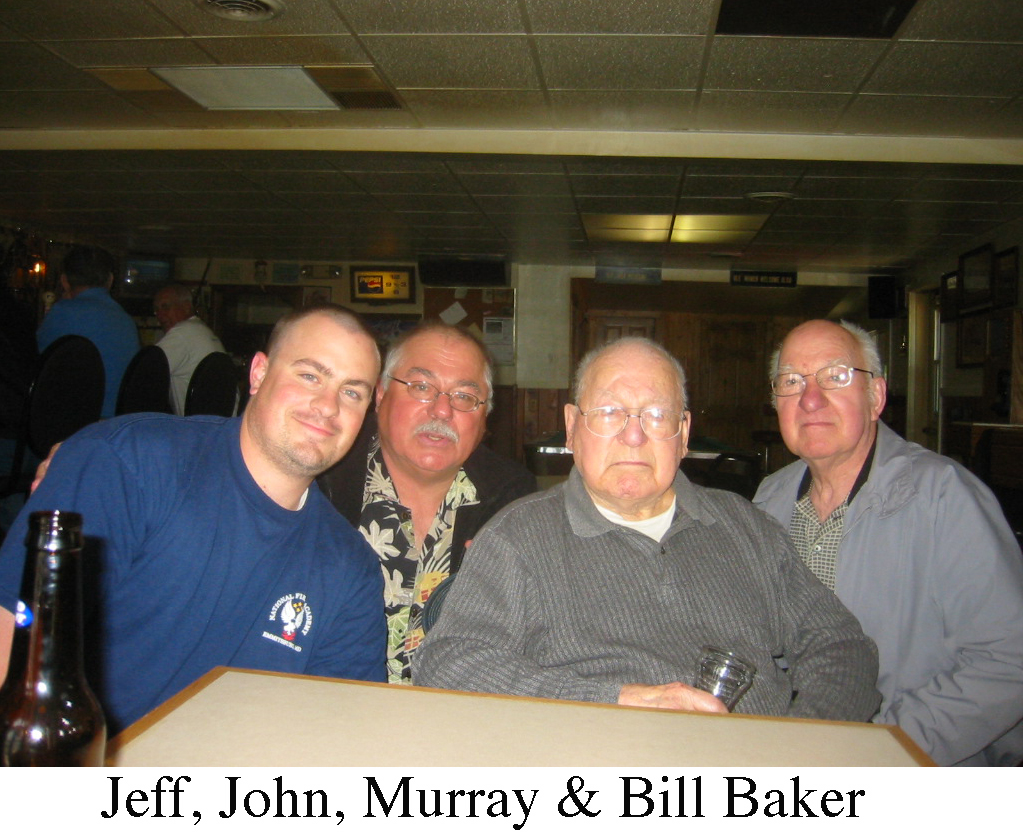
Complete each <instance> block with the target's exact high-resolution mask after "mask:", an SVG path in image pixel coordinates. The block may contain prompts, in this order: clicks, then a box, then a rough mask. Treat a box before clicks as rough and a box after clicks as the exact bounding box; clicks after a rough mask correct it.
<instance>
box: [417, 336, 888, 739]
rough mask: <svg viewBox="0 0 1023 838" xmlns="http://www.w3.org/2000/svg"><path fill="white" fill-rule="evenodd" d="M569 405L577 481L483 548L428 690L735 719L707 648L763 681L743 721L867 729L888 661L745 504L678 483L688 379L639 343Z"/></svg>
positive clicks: (439, 631) (604, 362)
mask: <svg viewBox="0 0 1023 838" xmlns="http://www.w3.org/2000/svg"><path fill="white" fill-rule="evenodd" d="M575 401H576V404H574V405H567V406H566V408H565V423H566V429H567V435H568V444H569V446H570V447H571V448H572V450H573V452H574V459H575V468H574V469H573V470H572V474H571V475H570V476H569V479H568V480H567V481H566V482H565V483H563V484H561V485H560V486H557V487H555V488H553V489H551V490H549V491H547V492H544V493H542V494H537V495H531V496H529V497H527V498H524V499H522V500H520V501H517V502H516V503H513V504H512V505H510V506H509V507H507V508H506V509H505V510H504V511H502V512H501V513H499V514H498V515H497V516H496V517H495V518H494V519H492V521H491V522H490V524H489V525H488V526H487V527H486V528H485V529H484V530H483V531H481V533H480V534H479V535H478V536H477V537H476V540H475V541H474V543H473V546H472V548H471V549H470V551H469V553H468V554H467V556H466V560H465V563H464V565H463V567H462V570H461V571H460V573H459V574H458V577H457V579H456V581H455V583H454V585H453V587H452V589H451V592H450V593H449V594H448V596H447V598H446V600H445V602H444V611H443V614H442V616H441V618H440V620H439V622H438V623H437V624H436V626H434V628H433V629H432V630H431V631H430V633H429V634H428V635H427V638H426V641H425V643H424V645H423V646H422V647H421V648H420V651H419V653H418V657H417V658H416V663H415V666H414V670H413V678H414V680H415V682H416V683H417V684H421V685H425V686H435V687H445V688H452V689H464V690H473V691H477V692H495V693H511V694H516V695H529V696H542V697H547V698H560V699H575V700H584V701H598V702H606V703H618V704H626V705H634V706H645V707H662V708H671V709H679V710H696V711H703V712H712V713H714V712H716V713H724V712H727V710H726V708H725V706H724V704H722V703H721V702H720V701H719V700H718V699H717V698H715V697H714V696H712V695H711V694H710V693H707V692H704V691H702V690H699V689H696V688H695V687H693V686H690V685H691V684H692V683H693V682H694V680H695V676H696V664H697V659H698V657H699V653H700V649H701V647H702V646H704V645H714V646H719V647H724V648H727V649H729V650H731V651H733V652H734V653H736V654H737V655H739V656H740V657H742V658H744V659H746V660H748V661H749V662H751V663H753V664H754V665H755V666H756V668H757V673H756V677H755V679H754V682H753V686H752V687H751V688H750V690H749V692H747V693H746V695H745V696H744V697H743V698H742V699H741V700H740V701H739V704H738V707H737V710H738V711H739V712H746V713H757V714H765V715H776V716H784V715H795V716H804V717H813V718H826V719H850V720H860V721H864V720H867V719H869V718H870V717H871V716H872V715H873V713H874V712H875V710H876V709H877V706H878V703H879V700H880V696H879V694H878V693H877V691H876V690H875V689H874V682H875V679H876V677H877V651H876V649H875V647H874V644H873V643H872V642H871V641H870V640H869V639H868V638H867V637H866V636H865V635H864V634H863V632H862V631H861V630H860V626H859V624H858V623H857V621H856V619H855V618H854V617H853V616H852V615H851V614H850V613H849V612H848V611H847V610H846V609H845V608H844V606H842V604H841V603H840V602H839V601H838V599H837V598H836V597H835V596H834V595H833V594H832V593H831V592H830V591H829V590H828V589H827V588H826V587H825V586H824V585H822V584H821V583H820V582H819V581H818V580H817V579H816V578H815V577H814V576H813V574H812V573H810V572H809V571H808V570H807V568H806V566H805V565H804V564H803V562H802V561H800V559H799V557H798V556H797V554H796V552H795V550H794V549H793V547H792V544H791V542H790V541H789V539H788V537H787V536H786V535H785V533H784V531H783V530H782V528H781V527H780V526H779V525H778V524H777V523H776V522H774V521H772V520H771V519H769V518H768V517H767V516H766V515H764V514H762V513H760V512H759V511H757V510H755V509H754V508H753V507H752V506H751V505H750V504H749V503H748V502H747V501H745V500H744V499H742V498H740V497H739V496H738V495H735V494H731V493H728V492H722V491H717V490H712V489H705V488H701V487H698V486H694V485H692V484H691V483H690V482H689V481H688V480H687V479H686V478H685V476H684V475H683V474H682V473H681V472H680V471H679V468H678V466H679V463H680V461H681V459H682V457H684V456H685V452H686V444H687V442H688V438H689V431H690V426H691V416H690V414H689V411H688V410H687V409H686V391H685V374H684V372H683V370H682V368H681V366H680V365H679V364H678V362H677V361H676V360H675V359H674V358H673V357H672V356H671V355H670V354H669V353H667V352H666V351H665V350H664V349H663V348H662V347H660V346H659V345H657V344H656V343H653V342H652V341H648V340H645V339H640V338H625V339H623V340H620V341H617V342H615V343H612V344H610V345H608V346H607V347H604V348H602V349H599V350H596V351H594V352H592V353H590V355H588V356H587V357H586V358H584V359H583V362H582V363H581V364H580V367H579V370H578V373H577V381H576V389H575Z"/></svg>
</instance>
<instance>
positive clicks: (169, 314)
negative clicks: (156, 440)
mask: <svg viewBox="0 0 1023 838" xmlns="http://www.w3.org/2000/svg"><path fill="white" fill-rule="evenodd" d="M153 311H154V313H155V314H156V319H157V320H159V321H160V328H161V329H163V331H164V336H163V337H162V338H161V339H160V341H159V342H158V343H157V346H159V347H160V348H161V349H162V350H163V351H164V354H165V355H166V356H167V363H168V364H169V365H170V374H171V389H170V398H171V406H172V407H173V408H174V412H175V413H176V414H177V415H178V416H183V415H184V413H185V395H186V394H187V393H188V382H189V381H191V379H192V373H193V372H195V368H196V367H197V366H198V365H199V362H200V361H201V360H202V359H203V358H205V357H206V356H207V355H209V354H210V353H211V352H223V351H224V345H223V344H222V343H221V342H220V338H218V337H217V336H216V335H215V334H213V330H212V329H210V327H209V326H207V325H206V324H205V323H203V322H202V320H200V319H199V317H198V316H197V315H196V313H195V308H194V307H193V305H192V291H191V289H189V288H187V287H186V286H184V285H177V284H173V285H165V286H164V287H163V288H161V289H160V290H159V291H157V292H156V296H155V297H154V298H153Z"/></svg>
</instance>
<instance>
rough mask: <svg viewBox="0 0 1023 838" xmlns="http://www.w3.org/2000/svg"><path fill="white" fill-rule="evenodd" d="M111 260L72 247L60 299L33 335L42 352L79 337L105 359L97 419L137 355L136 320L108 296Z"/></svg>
mask: <svg viewBox="0 0 1023 838" xmlns="http://www.w3.org/2000/svg"><path fill="white" fill-rule="evenodd" d="M113 281H114V260H113V257H111V256H110V254H109V253H107V252H106V251H104V250H100V249H98V248H90V247H84V246H82V245H77V244H76V245H74V246H72V247H71V249H70V250H68V252H67V254H66V255H65V256H64V261H63V263H62V265H61V271H60V286H61V288H62V289H63V291H64V299H61V300H58V301H57V302H56V303H54V305H53V308H51V309H50V311H49V313H48V314H47V315H46V317H45V318H44V319H43V322H42V323H41V324H40V326H39V331H38V332H37V333H36V341H37V343H38V344H39V351H40V352H42V351H43V350H44V349H46V347H47V346H49V345H50V344H51V343H53V342H54V341H55V340H56V339H57V338H60V337H63V336H64V335H81V336H82V337H85V338H88V339H89V340H91V341H92V342H93V344H95V346H96V349H98V350H99V354H100V356H101V357H102V358H103V373H104V375H105V378H106V384H105V387H104V391H103V408H102V411H101V416H104V417H108V416H113V415H114V408H115V407H116V406H117V391H118V390H119V389H120V387H121V378H122V377H123V376H124V371H125V369H127V367H128V363H129V362H130V361H131V359H132V358H133V357H134V356H135V353H136V352H138V351H139V333H138V328H137V327H136V326H135V321H134V320H132V319H131V317H130V316H129V315H128V312H126V311H125V310H124V309H123V308H121V306H120V305H118V304H117V303H116V302H115V301H114V298H113V297H111V296H110V286H111V284H112V283H113Z"/></svg>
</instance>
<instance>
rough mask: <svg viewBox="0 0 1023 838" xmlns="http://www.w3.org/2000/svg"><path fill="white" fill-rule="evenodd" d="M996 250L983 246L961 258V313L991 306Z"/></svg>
mask: <svg viewBox="0 0 1023 838" xmlns="http://www.w3.org/2000/svg"><path fill="white" fill-rule="evenodd" d="M994 266H995V249H994V246H993V245H991V244H982V245H981V246H980V247H975V248H974V249H973V250H971V251H969V252H967V253H964V254H963V255H962V256H960V257H959V313H960V314H966V313H968V312H970V311H977V310H978V309H982V308H987V307H988V306H990V305H991V279H992V277H993V276H994Z"/></svg>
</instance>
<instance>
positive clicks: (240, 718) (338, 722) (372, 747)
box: [107, 667, 933, 768]
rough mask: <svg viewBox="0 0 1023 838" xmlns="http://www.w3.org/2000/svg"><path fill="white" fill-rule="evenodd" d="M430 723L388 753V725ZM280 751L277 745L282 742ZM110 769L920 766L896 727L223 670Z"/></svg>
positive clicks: (140, 734) (189, 692)
mask: <svg viewBox="0 0 1023 838" xmlns="http://www.w3.org/2000/svg"><path fill="white" fill-rule="evenodd" d="M411 713H415V714H416V715H417V716H418V717H420V718H424V719H429V720H430V723H429V724H424V725H421V726H419V727H417V729H416V747H414V748H396V749H391V748H384V747H381V741H382V739H383V736H384V734H383V733H382V732H383V731H385V730H386V729H387V726H388V724H389V723H393V720H394V719H407V718H410V715H409V714H411ZM282 742H284V743H287V747H282V746H281V743H282ZM107 758H108V764H109V765H111V766H116V767H131V766H174V765H188V766H195V767H204V766H206V767H215V766H222V765H230V766H239V767H244V766H269V765H272V766H275V767H276V766H280V767H289V766H290V767H295V766H297V767H301V766H332V767H351V766H376V767H384V768H386V767H402V768H406V767H408V768H411V767H449V766H494V767H515V766H562V765H570V766H573V767H613V766H645V765H650V766H654V765H657V766H673V767H675V766H732V767H744V766H750V767H756V766H799V767H811V766H830V765H848V766H915V765H932V764H933V763H932V762H931V760H930V759H929V758H928V757H927V756H926V754H924V753H923V752H922V751H921V750H920V749H919V748H918V747H917V746H916V745H915V744H914V743H913V742H912V741H911V740H910V739H909V738H908V737H907V736H906V735H905V734H904V733H903V732H902V731H901V730H899V729H898V728H892V727H887V726H883V725H869V724H858V723H852V722H820V721H812V720H797V719H776V718H766V717H759V716H742V715H734V716H716V715H706V714H701V713H682V712H677V711H671V710H648V709H641V708H630V707H616V706H612V705H603V704H589V703H584V702H577V701H552V700H548V699H532V698H518V697H511V696H491V695H480V694H475V693H462V692H452V691H447V690H436V689H429V688H425V687H407V686H399V685H389V684H368V683H363V682H358V681H341V680H335V679H330V678H314V677H309V676H298V675H282V674H273V673H266V672H254V671H250V670H240V669H228V668H224V667H221V668H218V669H215V670H213V671H212V672H211V673H210V674H209V675H207V676H205V677H204V678H202V679H200V680H199V681H197V682H196V683H195V684H193V685H192V686H191V687H189V688H187V689H186V690H184V691H183V692H182V693H180V694H179V695H178V696H175V697H174V698H172V699H170V700H169V701H168V702H166V703H165V704H164V705H162V706H160V707H159V708H157V709H156V710H154V711H153V712H152V713H150V714H149V715H147V716H146V717H144V718H143V719H141V720H139V721H138V722H136V723H135V724H133V725H132V726H131V727H129V728H127V729H126V730H124V731H122V732H121V734H119V735H118V736H117V737H115V738H114V739H113V740H111V742H110V745H109V747H108V749H107Z"/></svg>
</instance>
